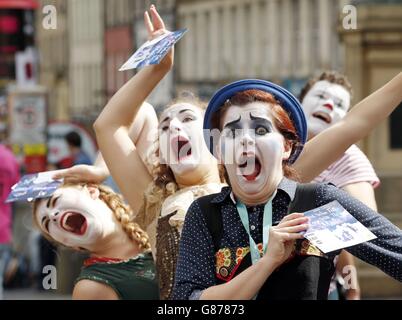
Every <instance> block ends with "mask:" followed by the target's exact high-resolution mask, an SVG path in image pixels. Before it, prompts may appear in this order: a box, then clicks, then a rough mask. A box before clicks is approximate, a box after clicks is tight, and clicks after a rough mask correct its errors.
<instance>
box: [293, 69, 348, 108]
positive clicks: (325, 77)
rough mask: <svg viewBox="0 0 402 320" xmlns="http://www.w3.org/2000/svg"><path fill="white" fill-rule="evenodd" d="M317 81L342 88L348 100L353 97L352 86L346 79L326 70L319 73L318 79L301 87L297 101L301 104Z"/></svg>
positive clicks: (313, 79) (341, 75)
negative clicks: (347, 93) (346, 92)
mask: <svg viewBox="0 0 402 320" xmlns="http://www.w3.org/2000/svg"><path fill="white" fill-rule="evenodd" d="M318 81H328V82H329V83H334V84H339V85H340V86H342V87H344V88H345V89H346V91H348V92H349V94H350V99H352V97H353V90H352V85H351V84H350V82H349V80H348V78H347V77H346V76H345V75H344V74H341V73H339V72H338V71H335V70H327V71H324V72H323V73H321V74H320V75H319V76H318V77H314V78H311V79H310V80H309V81H308V82H307V83H306V84H305V85H304V87H303V89H302V90H301V92H300V95H299V101H300V102H303V100H304V98H305V96H306V95H307V92H309V91H310V89H311V88H312V87H313V86H314V85H315V84H316V83H317V82H318Z"/></svg>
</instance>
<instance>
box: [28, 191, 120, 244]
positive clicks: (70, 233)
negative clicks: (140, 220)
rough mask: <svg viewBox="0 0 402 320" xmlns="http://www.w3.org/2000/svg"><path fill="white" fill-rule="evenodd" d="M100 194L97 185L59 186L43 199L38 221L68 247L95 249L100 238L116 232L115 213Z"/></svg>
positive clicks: (39, 206)
mask: <svg viewBox="0 0 402 320" xmlns="http://www.w3.org/2000/svg"><path fill="white" fill-rule="evenodd" d="M90 190H91V192H90ZM93 190H96V191H93ZM98 195H99V194H98V189H97V188H95V187H84V188H78V187H66V188H59V189H58V190H56V192H55V193H54V194H53V196H52V197H51V198H49V199H44V200H41V201H40V203H39V205H38V206H37V210H36V212H35V219H36V222H37V223H38V225H39V226H40V228H41V230H42V232H44V233H45V234H48V235H49V236H50V237H51V238H53V239H54V240H56V241H57V242H59V243H61V244H63V245H65V246H67V247H71V248H84V249H87V250H89V251H94V248H95V247H96V246H97V245H99V241H100V240H102V239H104V238H105V237H106V236H108V235H110V234H112V233H113V232H115V231H116V221H115V220H114V215H113V212H112V211H111V210H110V208H109V207H108V206H107V205H106V203H104V202H103V201H102V200H101V199H99V197H98Z"/></svg>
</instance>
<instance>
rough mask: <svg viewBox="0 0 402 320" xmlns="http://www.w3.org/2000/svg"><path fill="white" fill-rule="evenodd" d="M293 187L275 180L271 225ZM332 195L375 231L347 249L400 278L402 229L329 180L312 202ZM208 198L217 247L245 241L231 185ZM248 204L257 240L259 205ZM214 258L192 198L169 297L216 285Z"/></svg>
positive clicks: (320, 202) (326, 200) (291, 183)
mask: <svg viewBox="0 0 402 320" xmlns="http://www.w3.org/2000/svg"><path fill="white" fill-rule="evenodd" d="M296 188H297V183H296V182H294V181H292V180H288V179H286V178H284V179H283V180H282V182H281V183H280V185H279V186H278V192H277V194H276V196H275V198H274V200H273V218H272V222H273V225H277V224H278V223H279V222H280V221H281V220H282V219H283V218H284V216H285V215H286V214H287V211H288V207H289V204H290V202H291V201H292V200H293V198H294V196H295V191H296ZM334 200H337V201H338V202H339V203H340V204H341V205H342V206H343V207H344V208H345V209H346V210H347V211H348V212H349V213H350V214H352V215H353V216H354V217H355V218H356V219H357V220H359V221H360V222H361V223H362V224H363V225H364V226H366V227H367V228H368V229H369V230H370V231H371V232H373V233H374V234H375V235H376V236H377V239H375V240H372V241H369V242H364V243H361V244H359V245H356V246H353V247H349V248H346V250H347V251H348V252H350V253H351V254H353V255H354V256H356V257H358V258H360V259H362V260H364V261H366V262H367V263H369V264H372V265H374V266H376V267H378V268H379V269H381V270H383V271H384V272H385V273H387V274H389V275H390V276H392V277H393V278H395V279H397V280H399V281H402V231H401V230H400V229H399V228H397V227H396V226H394V225H393V224H392V223H391V222H390V221H389V220H387V219H386V218H385V217H383V216H382V215H381V214H378V213H377V212H375V211H373V210H371V209H370V208H368V207H367V206H365V205H364V204H363V203H361V202H360V201H359V200H357V199H355V198H353V197H352V196H350V195H349V194H348V193H346V192H344V191H342V190H340V189H338V188H336V187H334V186H332V185H327V184H319V185H318V187H317V189H316V195H315V207H320V206H322V205H324V204H327V203H329V202H332V201H334ZM212 202H213V203H216V204H218V205H219V207H220V211H221V214H222V223H223V235H222V238H221V241H220V244H221V248H241V247H242V248H247V247H249V240H248V235H247V233H246V231H245V230H244V227H243V224H242V223H241V220H240V217H239V214H238V212H237V209H236V205H235V202H234V199H233V195H232V191H231V189H230V188H229V187H225V188H223V189H222V191H221V193H219V194H217V195H216V197H214V198H213V200H212ZM247 210H248V213H249V222H250V233H251V236H252V237H253V239H254V241H255V242H256V243H261V242H262V219H263V213H264V205H259V206H255V207H247ZM338 253H339V251H338V252H334V253H333V256H332V258H335V256H336V255H337V254H338ZM215 263H216V261H215V252H214V245H213V241H212V237H211V235H210V233H209V230H208V227H207V224H206V221H205V217H204V215H203V213H202V212H201V209H200V206H199V204H198V201H197V200H196V201H194V202H193V204H192V205H191V207H190V208H189V210H188V212H187V215H186V220H185V223H184V227H183V232H182V236H181V240H180V249H179V258H178V262H177V269H176V277H175V286H174V290H173V299H198V298H199V297H200V296H201V294H202V291H203V290H205V289H207V288H209V287H211V286H214V285H216V284H217V283H216V278H215Z"/></svg>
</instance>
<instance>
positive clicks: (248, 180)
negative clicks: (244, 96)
mask: <svg viewBox="0 0 402 320" xmlns="http://www.w3.org/2000/svg"><path fill="white" fill-rule="evenodd" d="M221 123H222V128H223V129H222V133H221V139H220V151H219V153H220V157H221V161H222V162H223V163H224V165H225V168H226V171H227V173H228V176H229V180H230V184H231V186H232V189H233V192H234V194H235V195H236V196H237V197H239V198H240V199H241V200H242V201H243V202H244V203H246V204H259V203H264V201H265V200H267V199H268V198H269V197H270V195H271V194H272V193H273V191H274V190H276V187H277V185H278V184H279V182H280V181H281V180H282V178H283V172H282V162H283V160H285V159H287V158H289V155H290V150H285V146H284V142H285V141H284V138H283V136H282V135H281V134H280V133H279V131H278V129H277V128H275V125H274V121H273V116H272V114H271V111H270V110H269V106H268V105H267V104H266V103H262V102H253V103H249V104H247V105H245V106H236V105H234V106H231V107H230V112H226V113H225V114H224V115H223V117H222V120H221Z"/></svg>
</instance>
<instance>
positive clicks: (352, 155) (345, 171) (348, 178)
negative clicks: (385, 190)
mask: <svg viewBox="0 0 402 320" xmlns="http://www.w3.org/2000/svg"><path fill="white" fill-rule="evenodd" d="M314 182H318V183H332V184H334V185H335V186H337V187H338V188H343V187H344V186H347V185H349V184H352V183H358V182H369V183H370V184H371V185H372V186H373V187H374V188H377V187H378V186H379V185H380V179H379V178H378V176H377V174H376V173H375V171H374V168H373V166H372V165H371V163H370V161H369V159H368V158H367V157H366V155H365V154H364V153H363V152H362V151H361V150H360V149H359V148H358V147H357V146H356V145H352V146H351V147H350V148H349V149H348V150H346V152H345V153H344V155H343V156H342V157H341V158H340V159H339V160H337V161H336V162H334V163H333V164H332V165H331V166H329V167H328V169H326V170H325V171H323V172H322V173H321V174H320V175H319V176H318V177H316V178H315V179H314Z"/></svg>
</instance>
